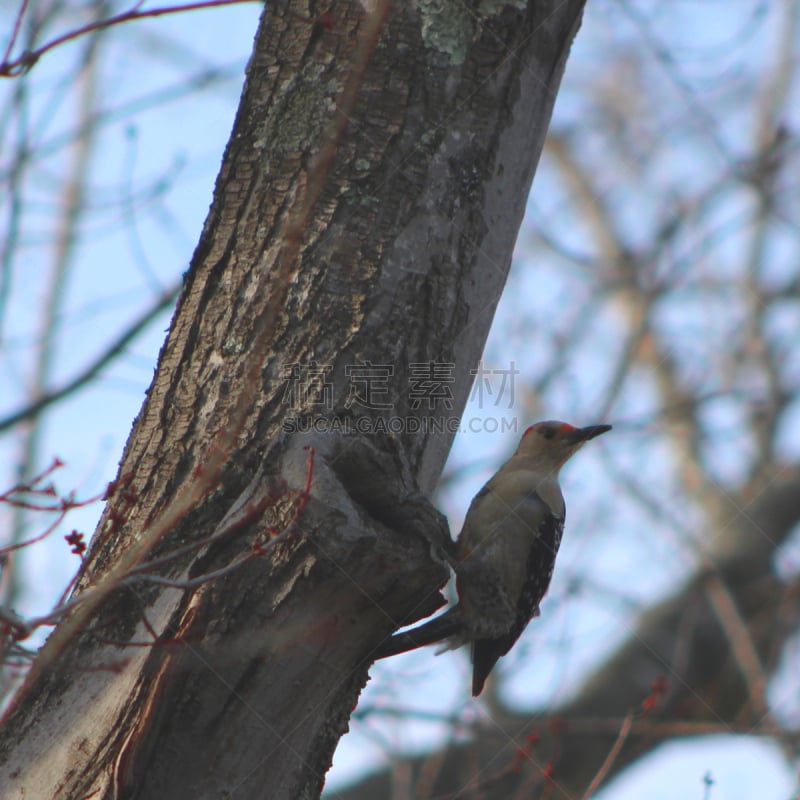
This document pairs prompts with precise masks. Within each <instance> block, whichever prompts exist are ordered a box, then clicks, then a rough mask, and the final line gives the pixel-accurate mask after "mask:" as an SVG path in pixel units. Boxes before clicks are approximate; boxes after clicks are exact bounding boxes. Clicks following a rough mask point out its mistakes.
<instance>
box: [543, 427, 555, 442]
mask: <svg viewBox="0 0 800 800" xmlns="http://www.w3.org/2000/svg"><path fill="white" fill-rule="evenodd" d="M541 433H542V436H544V438H545V439H552V438H553V437H554V436H555V435H556V429H555V428H554V427H553V426H552V425H547V426H546V427H544V428H542V430H541Z"/></svg>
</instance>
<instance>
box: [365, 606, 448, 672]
mask: <svg viewBox="0 0 800 800" xmlns="http://www.w3.org/2000/svg"><path fill="white" fill-rule="evenodd" d="M463 637H464V623H463V620H462V618H461V610H460V609H459V607H458V606H454V607H453V608H450V609H448V610H447V611H445V612H444V614H441V615H440V616H438V617H435V618H434V619H432V620H430V622H426V623H424V624H423V625H420V626H419V627H418V628H413V629H412V630H410V631H404V632H403V633H396V634H395V635H394V636H392V637H390V638H389V639H386V640H385V641H384V642H382V643H381V644H380V645H379V647H378V649H377V650H376V651H375V653H373V656H374V658H375V659H379V658H388V657H389V656H396V655H397V654H398V653H405V652H406V651H408V650H415V649H416V648H417V647H425V646H426V645H429V644H435V643H436V642H441V641H444V640H445V639H453V640H455V641H453V642H452V644H451V645H450V646H449V647H445V648H444V649H445V650H447V649H450V647H458V646H459V645H461V644H463V640H464V639H463Z"/></svg>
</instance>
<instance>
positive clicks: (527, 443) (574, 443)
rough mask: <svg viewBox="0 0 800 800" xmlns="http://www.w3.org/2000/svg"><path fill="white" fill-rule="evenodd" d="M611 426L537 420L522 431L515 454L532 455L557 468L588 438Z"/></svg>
mask: <svg viewBox="0 0 800 800" xmlns="http://www.w3.org/2000/svg"><path fill="white" fill-rule="evenodd" d="M610 430H611V426H610V425H589V426H587V427H586V428H576V427H575V426H573V425H569V424H567V423H566V422H558V421H557V420H546V421H545V422H537V423H536V424H535V425H531V426H530V427H529V428H528V429H527V430H526V431H525V433H523V434H522V439H521V440H520V443H519V447H518V448H517V452H516V453H514V455H515V456H523V457H525V458H532V459H535V460H536V461H537V462H538V463H540V464H541V465H543V466H545V465H546V466H547V467H548V468H549V469H551V470H554V471H557V470H559V469H560V468H561V467H562V466H563V465H564V464H565V463H566V462H567V460H568V459H569V458H570V457H571V456H573V455H574V454H575V453H576V452H577V451H578V450H580V449H581V447H583V445H584V444H585V443H586V442H588V441H589V439H594V438H595V436H600V434H601V433H605V432H606V431H610Z"/></svg>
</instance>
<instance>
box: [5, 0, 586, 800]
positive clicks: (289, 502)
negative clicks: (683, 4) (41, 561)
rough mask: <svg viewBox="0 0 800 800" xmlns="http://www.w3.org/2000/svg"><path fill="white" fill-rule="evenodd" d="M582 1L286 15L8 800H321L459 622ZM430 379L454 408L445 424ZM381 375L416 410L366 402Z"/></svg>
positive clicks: (17, 742) (398, 403) (12, 749)
mask: <svg viewBox="0 0 800 800" xmlns="http://www.w3.org/2000/svg"><path fill="white" fill-rule="evenodd" d="M582 5H583V0H569V1H568V2H558V3H557V2H549V1H548V2H536V3H533V2H531V3H530V4H529V7H527V8H526V7H524V4H521V3H515V4H504V3H496V4H495V3H480V4H476V5H475V8H473V9H467V8H466V7H464V6H463V5H459V4H453V5H452V7H450V6H449V5H448V4H446V3H440V2H436V3H427V2H420V3H417V4H410V3H390V2H380V1H378V2H375V3H373V4H361V3H357V2H337V3H335V4H334V5H333V7H332V9H331V11H330V12H329V13H326V14H325V15H324V16H322V17H320V18H319V19H317V20H316V21H314V19H315V18H313V17H312V19H311V20H309V13H310V12H309V8H308V7H307V6H306V5H305V4H302V3H299V2H292V3H290V4H289V6H288V7H284V6H283V5H282V4H273V3H270V4H268V6H267V8H266V10H265V13H264V15H263V17H262V22H261V26H260V29H259V32H258V34H257V38H256V45H255V52H254V55H253V57H252V60H251V62H250V65H249V67H248V73H247V84H246V87H245V90H244V93H243V97H242V101H241V105H240V109H239V113H238V115H237V119H236V122H235V125H234V129H233V132H232V136H231V139H230V143H229V145H228V148H227V150H226V154H225V157H224V161H223V165H222V169H221V173H220V176H219V178H218V182H217V186H216V190H215V196H214V202H213V205H212V208H211V211H210V214H209V218H208V220H207V222H206V225H205V227H204V230H203V233H202V236H201V239H200V242H199V245H198V247H197V250H196V253H195V256H194V259H193V262H192V266H191V269H190V271H189V273H188V274H187V276H186V282H185V285H184V289H183V292H182V295H181V298H180V301H179V305H178V309H177V312H176V315H175V318H174V320H173V323H172V326H171V330H170V333H169V337H168V339H167V342H166V343H165V345H164V348H163V350H162V353H161V356H160V360H159V365H158V370H157V372H156V375H155V378H154V381H153V384H152V386H151V388H150V390H149V392H148V397H147V400H146V402H145V404H144V407H143V409H142V411H141V413H140V415H139V417H138V419H137V421H136V423H135V425H134V427H133V430H132V432H131V436H130V439H129V442H128V445H127V447H126V450H125V453H124V456H123V459H122V462H121V466H120V471H119V478H118V481H117V482H116V483H115V485H114V486H113V487H112V488H111V490H110V493H109V499H108V504H107V507H106V510H105V513H104V515H103V518H102V520H101V522H100V524H99V526H98V530H97V532H96V534H95V537H94V539H93V543H92V547H91V548H90V553H89V556H88V559H87V562H86V565H85V567H84V570H83V574H82V576H81V580H80V583H79V586H78V594H77V599H76V600H75V602H74V603H73V604H72V605H71V607H70V612H69V614H68V615H66V616H65V617H64V618H63V619H61V620H60V622H59V625H58V627H57V628H56V630H55V631H54V633H53V634H52V635H51V637H50V639H49V640H48V642H47V644H46V645H45V647H44V648H43V650H42V652H41V653H40V655H39V657H38V658H37V661H36V662H35V663H34V665H33V668H32V670H31V673H30V676H29V678H28V680H27V682H26V685H25V686H24V688H23V691H22V692H21V693H20V695H19V696H18V698H17V699H16V701H15V704H14V705H13V706H12V708H11V709H10V711H9V713H8V714H7V717H6V719H5V723H4V726H3V729H2V732H0V785H2V786H3V787H4V791H3V797H4V798H6V797H8V798H12V797H13V798H22V797H24V798H28V799H29V798H31V797H42V798H44V797H48V798H56V797H58V798H62V797H63V798H88V797H91V798H155V797H169V798H173V800H179V798H184V797H185V798H193V800H195V799H196V798H203V797H222V796H225V797H231V796H247V797H269V798H281V797H285V798H298V797H311V796H316V795H317V794H318V793H319V791H320V789H321V786H322V783H323V780H324V775H325V772H326V770H327V768H328V765H329V764H330V760H331V757H332V753H333V750H334V747H335V745H336V743H337V741H338V739H339V737H340V736H341V735H342V733H343V732H344V731H345V730H346V728H347V722H348V718H349V714H350V712H351V710H352V708H353V707H354V705H355V703H356V700H357V698H358V694H359V691H360V690H361V688H362V686H363V685H364V682H365V681H366V679H367V670H368V668H369V665H370V658H369V656H370V652H371V651H372V650H373V648H374V647H375V646H376V645H377V644H378V643H379V642H380V641H381V640H382V639H383V638H384V637H385V636H386V635H388V634H389V633H390V632H391V631H392V630H393V629H394V628H395V627H397V626H398V625H399V624H401V623H404V622H407V621H411V620H413V619H416V618H419V617H420V616H424V615H426V614H428V613H430V611H431V610H432V609H433V608H435V607H436V605H437V603H438V598H437V595H436V592H435V589H436V587H437V586H439V585H440V584H441V583H442V581H443V580H444V578H445V577H446V574H447V573H446V570H445V569H444V567H443V566H442V564H441V563H440V562H438V561H437V559H436V548H435V547H433V548H432V547H431V542H433V543H434V544H435V543H436V542H437V540H441V537H443V536H444V535H445V529H446V526H445V525H444V524H443V522H442V520H441V518H440V517H439V516H438V514H437V513H436V512H435V510H434V509H433V508H432V507H431V506H430V505H429V503H428V501H427V500H426V499H425V498H426V495H427V494H428V493H429V492H430V491H431V490H432V489H433V487H434V485H435V483H436V480H437V477H438V475H439V472H440V470H441V468H442V466H443V463H444V460H445V457H446V454H447V452H448V449H449V446H450V442H451V439H452V435H453V432H454V431H453V426H452V425H447V424H446V420H447V417H453V418H457V417H458V415H459V414H460V412H461V410H462V409H463V407H464V404H465V402H466V398H467V394H468V391H469V387H470V384H471V376H470V369H471V368H473V367H474V366H475V365H476V363H477V361H478V359H479V357H480V354H481V351H482V348H483V344H484V340H485V337H486V334H487V331H488V328H489V324H490V321H491V318H492V314H493V311H494V307H495V304H496V302H497V299H498V297H499V295H500V292H501V290H502V288H503V284H504V281H505V277H506V273H507V269H508V266H509V263H510V259H511V251H512V247H513V244H514V240H515V236H516V232H517V229H518V226H519V223H520V221H521V217H522V213H523V208H524V204H525V199H526V196H527V192H528V188H529V185H530V182H531V180H532V176H533V172H534V169H535V166H536V162H537V159H538V155H539V152H540V150H541V147H542V143H543V140H544V136H545V132H546V128H547V124H548V121H549V118H550V114H551V110H552V106H553V102H554V99H555V94H556V91H557V88H558V84H559V80H560V77H561V74H562V72H563V68H564V64H565V60H566V58H567V54H568V50H569V46H570V43H571V41H572V39H573V37H574V35H575V33H576V31H577V28H578V25H579V20H580V15H581V9H582ZM311 13H312V14H314V13H319V9H312V10H311ZM430 363H435V364H452V365H454V366H453V368H452V372H451V375H452V379H453V382H452V384H450V388H451V390H452V409H448V410H446V411H443V410H442V409H441V408H439V409H436V410H435V411H433V412H430V415H429V416H427V417H424V416H423V414H424V413H426V412H423V411H420V410H419V409H417V408H415V407H414V406H415V403H414V402H413V400H412V399H410V398H409V391H408V390H409V377H410V374H411V373H410V370H411V369H412V368H411V365H414V364H430ZM370 364H371V365H388V366H390V367H391V371H384V373H383V382H382V389H385V394H383V395H382V399H383V398H385V399H386V400H387V401H388V404H389V408H380V409H375V408H371V409H367V408H363V407H362V406H360V405H359V404H358V403H353V402H352V400H353V397H352V395H351V392H352V390H353V381H352V377H353V376H352V373H350V374H348V372H347V368H348V367H351V366H357V365H370ZM292 365H307V366H308V365H312V366H313V365H317V366H319V367H329V368H330V369H329V371H328V372H327V373H326V381H327V383H326V386H325V387H324V388H325V392H326V394H325V395H324V399H325V400H326V401H330V402H329V407H326V406H324V405H323V406H320V405H317V404H316V403H315V402H314V398H313V396H312V395H310V394H309V395H308V396H306V395H305V394H304V393H303V392H302V391H300V392H299V396H298V393H297V392H295V395H294V396H293V397H292V398H291V399H292V400H293V402H292V403H291V404H289V403H287V397H289V394H290V393H291V392H290V388H291V385H292V377H293V376H292V372H291V367H292ZM296 388H297V387H295V389H296ZM289 414H291V415H292V419H291V420H289V419H287V415H289ZM389 418H397V419H399V420H408V419H413V420H415V421H416V422H417V423H422V426H421V427H420V429H419V430H410V429H409V427H408V425H407V424H406V425H405V426H403V425H402V424H401V425H398V427H397V428H395V429H393V430H392V432H389V433H387V432H384V429H385V428H386V427H387V426H388V425H389V424H390V423H389V422H388V420H389ZM309 419H316V420H317V421H318V422H319V421H320V420H322V421H324V422H325V423H326V425H321V424H318V425H317V427H316V428H314V429H312V430H311V431H306V430H304V429H301V428H299V427H297V426H296V427H292V425H291V424H290V425H286V424H285V423H287V422H292V421H294V422H297V421H298V420H299V421H308V420H309ZM433 419H435V420H436V422H437V423H438V424H439V425H441V423H442V422H443V421H444V422H445V425H444V427H443V428H436V429H433V430H430V429H426V428H425V427H424V424H425V423H430V421H431V420H433ZM379 423H383V425H381V424H379ZM309 447H313V451H312V450H310V449H309ZM312 461H313V464H312Z"/></svg>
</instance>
